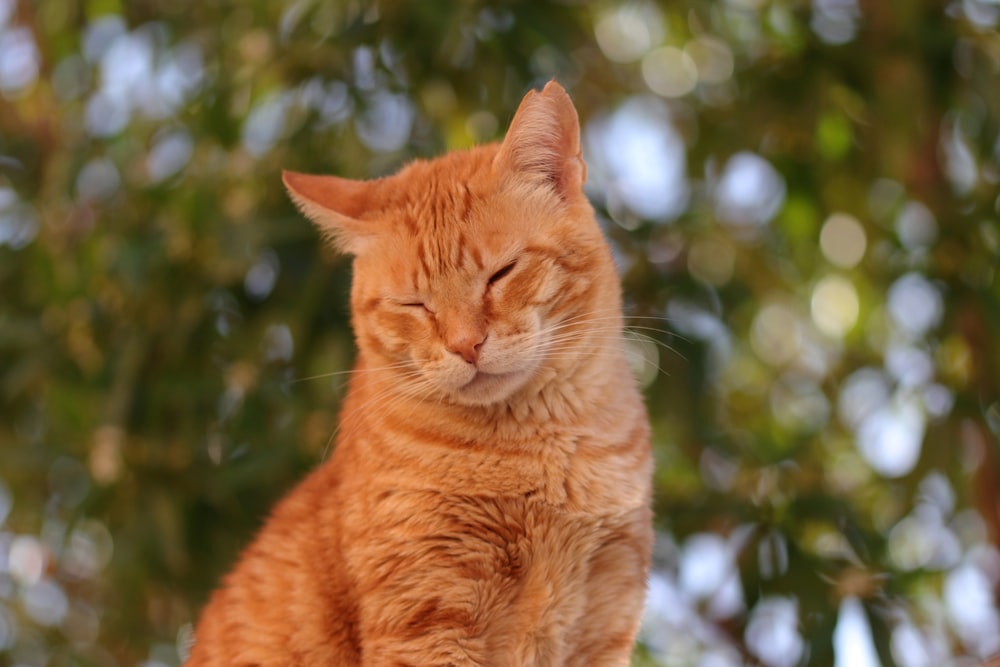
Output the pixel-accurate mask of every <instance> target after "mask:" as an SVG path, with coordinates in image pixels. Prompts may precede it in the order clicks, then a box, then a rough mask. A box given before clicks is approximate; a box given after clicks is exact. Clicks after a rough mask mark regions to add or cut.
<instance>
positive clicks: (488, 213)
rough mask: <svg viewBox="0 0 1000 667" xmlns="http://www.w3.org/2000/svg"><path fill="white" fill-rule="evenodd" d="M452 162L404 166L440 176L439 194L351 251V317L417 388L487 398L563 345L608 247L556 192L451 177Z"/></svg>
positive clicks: (539, 366)
mask: <svg viewBox="0 0 1000 667" xmlns="http://www.w3.org/2000/svg"><path fill="white" fill-rule="evenodd" d="M460 157H469V158H470V159H472V158H473V156H468V155H462V156H460ZM451 162H454V160H452V161H451ZM454 169H455V165H454V164H449V163H447V162H446V163H443V164H436V163H430V164H425V165H419V170H421V171H424V172H425V173H424V174H421V176H422V178H417V177H416V176H415V175H414V174H405V173H404V174H402V175H401V176H404V177H409V178H411V179H416V180H419V181H421V182H424V181H425V180H426V181H427V182H431V181H433V182H434V185H433V186H431V187H433V188H434V192H433V194H432V195H429V196H430V197H431V198H433V199H435V201H433V202H426V201H420V198H419V197H418V198H417V201H415V202H407V203H408V204H409V205H408V206H405V207H403V208H400V209H396V210H389V211H384V212H383V216H384V217H383V218H382V220H381V224H384V225H385V228H386V229H387V230H391V231H388V232H387V233H385V234H383V235H380V236H379V237H378V238H375V239H373V240H372V242H371V244H370V246H369V247H368V248H367V249H366V250H365V252H363V253H361V254H359V255H358V257H357V259H356V260H355V264H354V286H353V290H352V307H353V312H354V325H355V329H356V332H357V334H358V340H359V344H360V346H361V347H362V349H363V350H365V351H366V352H368V353H370V354H371V355H374V356H376V357H377V358H378V359H379V360H380V361H381V362H383V363H385V364H399V365H400V375H401V379H402V380H403V381H404V382H406V384H407V385H408V386H407V388H409V389H412V391H413V392H415V393H421V394H424V395H426V394H432V395H437V396H439V397H441V398H445V399H450V400H452V401H455V402H457V403H462V404H471V405H482V404H489V403H494V402H497V401H501V400H504V399H506V398H508V397H509V396H510V395H511V394H513V393H514V392H516V391H517V390H518V389H520V388H522V387H524V386H525V385H526V384H527V383H528V382H529V381H530V380H531V379H532V378H533V377H535V376H536V374H537V373H539V372H543V371H544V368H545V367H546V366H547V364H546V362H548V361H553V360H556V359H560V358H561V357H563V356H565V354H566V350H567V349H568V348H567V346H563V345H561V344H560V341H562V340H563V339H564V338H565V336H566V335H569V334H571V333H572V331H571V330H569V331H564V330H563V328H562V326H563V324H564V323H566V322H567V321H568V320H571V319H572V318H582V317H583V316H584V315H585V314H586V313H587V311H588V310H589V309H590V308H591V307H592V304H591V303H590V300H591V299H590V297H591V296H592V294H591V292H592V291H593V289H592V288H593V281H594V278H595V276H596V275H602V274H601V272H600V271H598V270H597V267H596V266H595V263H599V262H600V261H601V259H603V258H604V257H605V255H606V253H604V252H602V245H603V242H602V241H601V239H600V236H599V234H598V233H595V232H596V225H594V223H593V221H592V220H588V219H586V218H585V219H584V220H576V219H573V216H572V210H571V209H570V208H569V207H567V206H566V205H565V204H564V202H562V201H560V199H559V198H558V197H556V196H554V195H553V194H551V193H547V192H539V191H533V190H532V189H531V188H529V187H524V186H517V185H516V184H514V185H508V186H505V185H503V184H500V185H499V187H498V184H496V183H495V182H491V181H495V179H484V178H477V177H475V176H474V175H473V176H472V177H471V179H469V180H466V179H462V180H461V181H459V180H454V179H449V178H448V175H449V174H450V173H452V172H453V171H454ZM438 171H444V172H445V174H440V173H435V172H438ZM561 333H563V334H564V335H560V334H561Z"/></svg>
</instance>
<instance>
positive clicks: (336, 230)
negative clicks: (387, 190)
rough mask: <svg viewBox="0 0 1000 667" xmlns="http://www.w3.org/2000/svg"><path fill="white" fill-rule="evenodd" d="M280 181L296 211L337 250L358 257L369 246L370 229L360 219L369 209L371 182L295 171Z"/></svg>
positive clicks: (286, 174)
mask: <svg viewBox="0 0 1000 667" xmlns="http://www.w3.org/2000/svg"><path fill="white" fill-rule="evenodd" d="M281 180H282V181H283V182H284V184H285V187H286V188H287V189H288V194H289V196H290V197H291V198H292V201H293V202H295V205H296V206H298V208H299V210H300V211H302V213H303V214H304V215H305V216H306V217H307V218H309V219H310V220H312V221H313V222H314V223H315V224H316V226H317V227H319V230H320V232H321V233H322V234H323V236H325V237H326V238H328V239H330V240H331V241H333V243H334V245H335V246H336V247H337V248H338V249H339V250H341V251H342V252H346V253H349V254H352V255H357V254H358V253H359V252H361V251H362V250H363V249H364V248H365V246H366V245H368V243H369V241H370V240H371V238H372V236H373V234H374V229H373V225H372V223H371V221H366V220H361V219H360V218H361V215H362V214H363V213H364V212H365V210H367V209H368V207H369V205H370V193H371V182H370V181H353V180H351V179H348V178H339V177H337V176H314V175H311V174H299V173H296V172H294V171H283V172H281Z"/></svg>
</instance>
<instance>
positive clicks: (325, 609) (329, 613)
mask: <svg viewBox="0 0 1000 667" xmlns="http://www.w3.org/2000/svg"><path fill="white" fill-rule="evenodd" d="M579 134H580V132H579V125H578V121H577V116H576V111H575V110H574V108H573V105H572V102H571V101H570V99H569V97H568V96H567V95H566V92H565V91H564V90H563V89H562V88H561V87H560V86H559V85H558V84H556V83H549V84H548V85H547V86H545V89H544V90H543V91H542V92H541V93H535V92H529V93H528V95H527V96H526V97H525V98H524V101H523V102H522V103H521V106H520V108H519V109H518V111H517V114H516V115H515V116H514V119H513V121H512V123H511V127H510V131H509V132H508V135H507V138H506V139H505V140H504V141H503V142H502V143H499V144H492V145H488V146H480V147H478V148H474V149H472V150H469V151H463V152H453V153H448V154H446V155H444V156H443V157H440V158H437V159H435V160H431V161H418V162H414V163H412V164H410V165H409V166H407V167H405V168H404V169H403V170H402V171H400V172H399V173H398V174H396V175H394V176H390V177H387V178H382V179H378V180H374V181H350V180H346V179H342V178H336V177H332V176H307V175H304V174H294V173H286V174H285V177H284V180H285V184H286V186H287V187H288V190H289V192H290V193H291V196H292V198H293V199H294V200H295V202H296V203H297V204H298V205H299V206H300V207H301V209H302V210H303V212H304V213H305V214H306V215H307V216H308V217H309V218H311V219H312V220H313V221H314V222H315V223H316V224H317V225H318V226H319V227H320V229H321V230H322V232H323V233H324V234H325V235H326V236H328V237H329V238H330V239H331V240H332V241H333V242H334V243H335V244H336V246H337V247H338V248H340V249H341V250H343V251H345V252H348V253H351V254H353V255H354V282H353V288H352V293H351V308H352V313H353V323H354V328H355V333H356V336H357V341H358V348H359V353H358V361H357V372H356V373H355V374H354V375H353V377H352V380H351V386H350V392H349V393H348V396H347V399H346V402H345V404H344V408H343V414H342V417H341V429H340V432H339V436H338V439H337V446H336V450H335V451H334V454H333V456H332V457H331V458H330V460H329V461H327V462H326V463H324V464H323V465H322V466H321V467H320V468H319V469H318V470H316V471H315V472H314V473H313V474H312V475H311V476H310V477H309V478H308V479H306V480H305V481H304V482H303V483H302V484H301V485H300V486H299V487H298V488H297V489H295V490H294V491H293V492H292V493H291V494H290V495H289V496H288V497H287V498H285V499H284V500H283V501H282V502H281V503H280V504H279V505H278V507H277V508H276V509H275V511H274V513H273V515H272V516H271V518H270V520H269V521H268V522H267V525H266V526H265V527H264V529H263V530H262V531H261V533H260V534H259V535H258V536H257V538H256V539H255V540H254V542H253V543H252V544H251V545H250V547H249V548H248V549H247V550H246V552H245V553H244V554H243V556H242V558H241V560H240V562H239V564H238V565H237V567H236V569H235V570H234V571H233V572H232V573H231V574H229V575H228V576H227V577H226V578H225V580H224V582H223V585H222V587H221V588H220V589H219V590H218V591H216V593H215V594H214V595H213V597H212V599H211V602H210V603H209V605H208V606H207V607H206V609H205V610H204V612H203V614H202V617H201V620H200V622H199V625H198V627H197V629H196V632H195V644H194V648H193V650H192V653H191V656H190V659H189V661H188V663H187V664H188V665H190V666H191V667H221V666H222V665H226V666H232V665H239V666H248V667H249V666H251V665H253V666H261V667H266V666H271V665H286V666H287V665H324V666H339V665H352V666H353V665H364V666H365V667H375V666H386V667H388V666H392V667H402V666H405V665H412V666H415V667H417V666H419V667H424V666H446V665H450V666H454V667H465V666H472V665H480V666H487V665H488V666H489V667H515V666H526V665H538V666H542V665H546V666H555V665H579V666H588V667H593V666H597V667H601V666H604V665H627V664H628V663H629V658H630V654H631V651H632V643H633V641H634V638H635V634H636V631H637V628H638V625H639V618H640V615H641V612H642V607H643V600H644V593H645V588H646V573H647V570H648V567H649V561H650V550H651V546H652V538H653V535H652V526H651V511H650V506H649V505H650V493H651V472H652V457H651V452H650V446H649V427H648V422H647V417H646V413H645V409H644V407H643V403H642V400H641V397H640V395H639V392H638V390H637V388H636V383H635V381H634V380H633V378H632V376H631V374H630V372H629V368H628V366H627V364H626V360H625V351H624V345H623V339H622V335H621V326H622V315H621V297H620V292H619V287H618V281H617V275H616V272H615V267H614V264H613V262H612V257H611V253H610V251H609V249H608V246H607V244H606V242H605V241H604V239H603V237H602V235H601V231H600V229H599V227H598V225H597V223H596V221H595V219H594V214H593V211H592V209H591V207H590V205H589V203H588V202H587V199H586V198H585V196H584V194H583V190H582V185H583V181H584V178H585V173H586V167H585V165H584V163H583V160H582V158H581V156H580V137H579Z"/></svg>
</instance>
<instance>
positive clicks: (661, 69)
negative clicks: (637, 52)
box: [642, 46, 698, 97]
mask: <svg viewBox="0 0 1000 667" xmlns="http://www.w3.org/2000/svg"><path fill="white" fill-rule="evenodd" d="M642 78H643V79H645V81H646V85H647V86H649V89H650V90H652V91H653V92H654V93H656V94H657V95H662V96H663V97H683V96H684V95H687V94H688V93H690V92H691V91H692V90H694V87H695V86H696V85H697V84H698V67H697V66H696V65H695V62H694V60H693V59H692V58H691V56H689V55H688V54H687V53H686V52H684V51H682V50H680V49H678V48H675V47H673V46H661V47H660V48H658V49H656V50H655V51H650V52H649V53H648V54H646V57H644V58H643V59H642Z"/></svg>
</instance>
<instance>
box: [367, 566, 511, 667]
mask: <svg viewBox="0 0 1000 667" xmlns="http://www.w3.org/2000/svg"><path fill="white" fill-rule="evenodd" d="M424 583H425V582H419V581H418V582H414V588H416V589H418V590H419V589H422V588H423V585H422V584H424ZM466 587H467V586H463V585H462V584H461V583H460V582H457V581H455V580H454V579H453V580H452V581H449V582H447V583H445V582H441V583H440V584H437V585H435V586H434V588H437V589H438V591H437V593H436V594H433V595H430V596H429V597H426V598H424V599H422V600H420V599H416V598H415V597H414V596H413V595H412V592H411V593H410V594H406V593H403V592H402V591H400V592H399V593H398V594H393V593H391V592H388V591H387V592H386V594H384V595H379V594H372V595H369V597H368V599H367V600H366V602H367V604H366V607H367V609H366V613H365V614H364V615H363V628H362V637H361V641H362V656H363V660H362V666H363V667H486V665H488V664H492V663H490V662H489V661H488V660H487V657H486V647H485V642H484V641H483V639H482V638H481V636H479V635H480V628H479V627H477V626H478V624H477V622H476V619H475V617H474V616H473V615H472V614H471V613H470V611H471V610H470V609H469V605H468V604H463V602H461V600H462V598H463V597H464V595H463V591H462V590H461V589H463V588H466Z"/></svg>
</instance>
